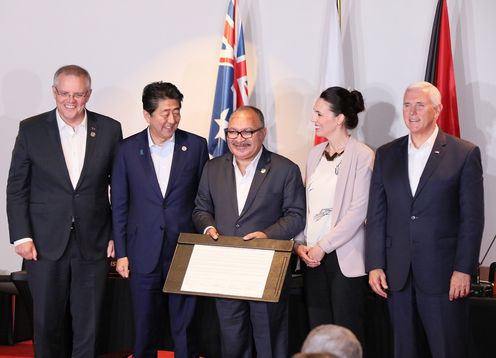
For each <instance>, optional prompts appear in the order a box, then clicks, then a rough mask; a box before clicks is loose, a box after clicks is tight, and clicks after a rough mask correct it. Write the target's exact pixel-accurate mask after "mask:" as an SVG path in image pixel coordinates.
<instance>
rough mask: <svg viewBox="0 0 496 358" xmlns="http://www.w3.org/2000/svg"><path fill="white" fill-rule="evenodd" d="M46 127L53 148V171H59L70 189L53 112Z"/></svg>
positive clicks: (70, 184) (69, 178)
mask: <svg viewBox="0 0 496 358" xmlns="http://www.w3.org/2000/svg"><path fill="white" fill-rule="evenodd" d="M46 125H47V126H46V127H47V132H48V138H49V141H50V144H51V145H52V147H53V151H52V152H53V153H54V157H55V162H56V163H57V166H56V168H54V170H56V171H60V172H61V174H62V176H63V177H64V180H65V182H66V184H67V185H69V186H70V187H71V188H72V183H71V177H70V176H69V170H68V169H67V164H66V162H65V157H64V150H63V149H62V142H61V140H60V132H59V127H58V124H57V116H56V112H55V110H53V111H51V112H50V113H49V114H48V117H47V121H46Z"/></svg>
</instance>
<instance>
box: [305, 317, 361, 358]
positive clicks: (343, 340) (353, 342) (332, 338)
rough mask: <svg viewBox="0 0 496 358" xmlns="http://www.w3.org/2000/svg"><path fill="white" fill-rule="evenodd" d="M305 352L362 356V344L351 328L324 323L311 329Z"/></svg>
mask: <svg viewBox="0 0 496 358" xmlns="http://www.w3.org/2000/svg"><path fill="white" fill-rule="evenodd" d="M301 351H302V352H303V353H330V354H334V355H335V356H337V357H339V358H362V346H361V345H360V342H359V341H358V339H357V338H356V336H355V335H354V334H353V332H351V331H350V330H349V329H347V328H344V327H341V326H336V325H334V324H324V325H321V326H318V327H315V328H314V329H312V331H310V333H309V334H308V336H307V338H306V339H305V342H303V347H302V348H301Z"/></svg>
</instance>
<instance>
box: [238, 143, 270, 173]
mask: <svg viewBox="0 0 496 358" xmlns="http://www.w3.org/2000/svg"><path fill="white" fill-rule="evenodd" d="M262 152H263V147H262V148H260V151H259V152H258V153H257V155H256V156H255V158H253V160H252V161H251V162H250V164H248V166H247V167H246V171H245V173H248V172H250V171H251V170H255V169H256V168H257V165H258V162H259V160H260V157H261V156H262ZM233 165H234V167H235V168H236V169H238V170H239V168H238V163H236V157H235V156H234V155H233Z"/></svg>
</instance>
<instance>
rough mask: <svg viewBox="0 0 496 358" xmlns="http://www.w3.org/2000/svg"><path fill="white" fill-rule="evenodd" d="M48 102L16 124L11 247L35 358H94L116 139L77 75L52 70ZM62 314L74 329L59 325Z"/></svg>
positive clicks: (117, 130)
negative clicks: (21, 277) (20, 273)
mask: <svg viewBox="0 0 496 358" xmlns="http://www.w3.org/2000/svg"><path fill="white" fill-rule="evenodd" d="M52 94H53V98H54V100H55V105H56V108H55V109H53V110H51V111H49V112H46V113H42V114H39V115H37V116H34V117H31V118H28V119H25V120H23V121H21V123H20V125H19V133H18V135H17V139H16V142H15V146H14V150H13V152H12V161H11V165H10V171H9V178H8V183H7V216H8V221H9V231H10V241H11V243H12V244H14V246H15V252H16V253H17V254H18V255H19V256H21V257H22V258H23V259H24V260H25V265H26V270H27V273H28V282H29V288H30V290H31V293H32V296H33V315H34V317H33V326H34V350H35V355H36V357H38V358H40V357H41V358H43V357H49V358H52V357H65V356H72V357H95V356H96V351H95V350H96V337H97V331H98V323H99V322H98V319H99V313H100V309H101V306H102V302H103V294H104V288H105V282H106V277H107V272H108V267H109V264H108V261H107V256H113V255H114V246H113V241H112V240H111V237H110V235H111V231H112V222H111V217H110V203H109V196H108V191H109V184H110V173H111V169H112V160H113V157H114V152H115V150H116V148H117V144H118V143H119V141H120V140H121V139H122V131H121V125H120V123H119V122H117V121H116V120H114V119H112V118H109V117H106V116H104V115H101V114H98V113H94V112H91V111H89V110H87V109H86V103H87V102H88V100H89V99H90V96H91V77H90V75H89V73H88V71H86V70H85V69H84V68H81V67H80V66H77V65H68V66H63V67H61V68H59V69H58V70H57V72H55V75H54V79H53V86H52ZM67 310H69V311H70V314H71V318H72V319H71V322H72V327H65V326H64V322H65V314H66V312H67ZM71 328H72V333H73V339H72V351H71V352H65V351H64V337H65V332H70V331H71Z"/></svg>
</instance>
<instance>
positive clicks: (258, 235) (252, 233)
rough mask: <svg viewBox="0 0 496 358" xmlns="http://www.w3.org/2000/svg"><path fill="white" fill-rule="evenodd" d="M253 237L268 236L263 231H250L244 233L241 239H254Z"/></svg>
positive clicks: (265, 237) (261, 237)
mask: <svg viewBox="0 0 496 358" xmlns="http://www.w3.org/2000/svg"><path fill="white" fill-rule="evenodd" d="M255 238H257V239H268V238H269V237H268V236H267V234H266V233H264V232H263V231H255V232H250V233H249V234H246V235H245V236H243V240H245V241H247V240H252V239H255Z"/></svg>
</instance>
